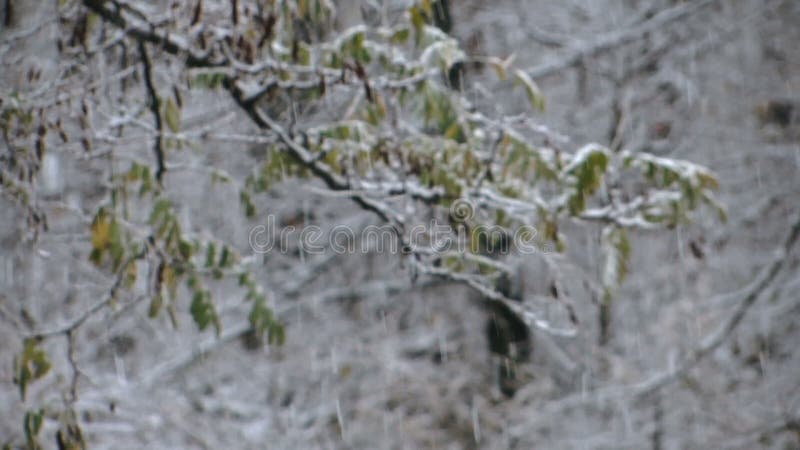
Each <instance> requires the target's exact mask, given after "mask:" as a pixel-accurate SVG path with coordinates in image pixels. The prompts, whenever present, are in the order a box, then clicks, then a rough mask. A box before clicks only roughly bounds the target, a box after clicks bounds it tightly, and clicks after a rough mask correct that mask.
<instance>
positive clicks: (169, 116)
mask: <svg viewBox="0 0 800 450" xmlns="http://www.w3.org/2000/svg"><path fill="white" fill-rule="evenodd" d="M164 121H165V122H167V126H168V127H169V129H170V130H171V131H172V132H173V133H177V132H178V130H179V129H180V126H181V110H180V109H179V108H178V105H176V104H175V101H174V100H172V98H168V99H167V101H166V104H165V106H164Z"/></svg>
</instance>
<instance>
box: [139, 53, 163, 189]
mask: <svg viewBox="0 0 800 450" xmlns="http://www.w3.org/2000/svg"><path fill="white" fill-rule="evenodd" d="M138 44H139V54H140V55H141V56H142V65H144V84H145V86H146V87H147V93H148V95H149V96H150V102H149V105H150V112H152V113H153V120H154V121H155V123H156V130H157V134H156V136H155V138H154V140H153V153H155V155H156V181H158V184H159V185H161V184H162V178H163V177H164V171H165V166H164V134H163V133H164V123H163V121H162V120H161V101H160V100H159V98H158V92H157V91H156V87H155V85H154V84H153V66H152V64H151V63H150V56H149V55H148V54H147V45H146V44H145V43H144V42H143V41H138Z"/></svg>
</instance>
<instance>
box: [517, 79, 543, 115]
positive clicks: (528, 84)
mask: <svg viewBox="0 0 800 450" xmlns="http://www.w3.org/2000/svg"><path fill="white" fill-rule="evenodd" d="M514 82H515V83H519V84H522V86H523V87H524V88H525V93H526V94H528V101H529V102H530V104H531V106H532V107H533V108H534V109H538V110H539V111H544V95H542V91H541V90H539V86H538V85H537V84H536V82H535V81H533V78H531V77H530V75H528V74H527V73H526V72H524V71H523V70H521V69H517V70H515V71H514Z"/></svg>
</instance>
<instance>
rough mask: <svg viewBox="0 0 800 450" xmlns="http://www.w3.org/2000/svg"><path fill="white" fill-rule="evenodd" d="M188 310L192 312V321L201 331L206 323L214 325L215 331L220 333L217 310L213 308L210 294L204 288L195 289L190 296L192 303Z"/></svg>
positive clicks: (206, 325)
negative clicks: (191, 296)
mask: <svg viewBox="0 0 800 450" xmlns="http://www.w3.org/2000/svg"><path fill="white" fill-rule="evenodd" d="M189 312H190V313H191V314H192V319H194V323H195V324H197V328H199V329H200V331H203V330H205V329H206V327H208V325H212V324H213V325H214V329H215V330H216V333H217V334H218V335H219V333H220V322H219V317H218V316H217V312H216V310H215V309H214V304H213V303H211V294H210V293H209V292H208V291H205V290H198V291H195V293H194V296H193V298H192V304H191V306H190V307H189Z"/></svg>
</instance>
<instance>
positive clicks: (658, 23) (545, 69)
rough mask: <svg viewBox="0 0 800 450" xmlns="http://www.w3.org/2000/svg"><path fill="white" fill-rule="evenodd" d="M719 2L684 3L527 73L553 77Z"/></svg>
mask: <svg viewBox="0 0 800 450" xmlns="http://www.w3.org/2000/svg"><path fill="white" fill-rule="evenodd" d="M718 1H719V0H702V1H699V2H697V3H684V4H681V5H680V6H676V7H674V8H670V9H667V10H664V11H661V12H660V13H658V14H656V15H655V16H653V17H652V18H651V19H649V20H647V21H645V22H643V23H641V24H639V25H636V26H634V27H631V28H628V29H627V30H622V31H620V32H615V33H609V34H607V35H605V36H601V37H599V38H598V39H594V40H592V43H591V44H590V45H587V46H585V47H582V48H577V49H575V50H573V51H572V52H570V53H569V54H567V56H565V57H563V58H560V59H558V60H556V61H552V62H547V63H544V64H540V65H538V66H536V67H532V68H530V69H528V70H527V72H528V74H529V75H530V76H531V78H541V77H545V76H548V75H553V74H555V73H558V72H560V71H562V70H564V69H568V68H570V67H573V66H575V65H577V64H580V63H581V61H584V60H585V59H586V58H590V57H593V56H597V55H598V54H600V53H603V52H605V51H608V50H611V49H614V48H617V47H619V46H622V45H624V44H627V43H629V42H633V41H635V40H636V39H639V38H640V37H641V36H643V35H645V34H647V33H652V32H653V31H655V30H657V29H659V28H662V27H664V26H666V25H669V24H670V23H672V22H676V21H678V20H681V19H683V18H684V17H686V16H688V15H689V14H692V13H694V12H696V11H699V10H700V9H702V8H705V7H706V6H709V5H711V4H713V3H716V2H718Z"/></svg>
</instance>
